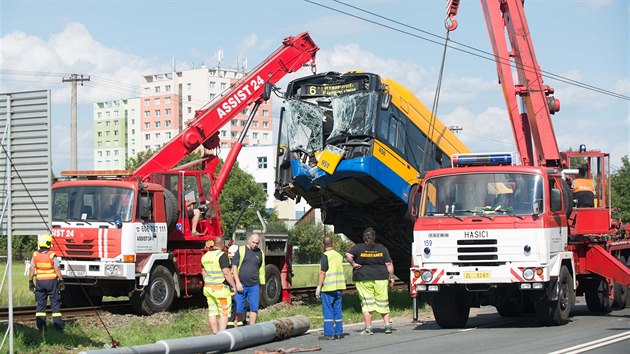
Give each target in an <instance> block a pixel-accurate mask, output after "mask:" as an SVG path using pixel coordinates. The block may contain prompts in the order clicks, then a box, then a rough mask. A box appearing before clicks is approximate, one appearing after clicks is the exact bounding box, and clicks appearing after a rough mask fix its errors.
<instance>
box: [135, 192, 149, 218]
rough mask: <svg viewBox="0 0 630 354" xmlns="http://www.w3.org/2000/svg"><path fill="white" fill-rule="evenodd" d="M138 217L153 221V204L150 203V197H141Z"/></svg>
mask: <svg viewBox="0 0 630 354" xmlns="http://www.w3.org/2000/svg"><path fill="white" fill-rule="evenodd" d="M138 214H139V215H138V216H139V217H140V219H142V220H149V219H151V203H150V201H149V196H148V195H143V196H141V197H140V200H139V202H138Z"/></svg>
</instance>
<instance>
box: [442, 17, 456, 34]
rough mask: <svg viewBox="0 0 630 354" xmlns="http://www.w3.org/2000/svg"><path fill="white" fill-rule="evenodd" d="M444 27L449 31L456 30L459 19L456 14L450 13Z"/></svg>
mask: <svg viewBox="0 0 630 354" xmlns="http://www.w3.org/2000/svg"><path fill="white" fill-rule="evenodd" d="M444 27H446V30H447V31H454V30H455V29H456V28H457V20H456V19H455V16H454V15H450V16H449V17H447V18H446V20H444Z"/></svg>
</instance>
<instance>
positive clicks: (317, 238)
mask: <svg viewBox="0 0 630 354" xmlns="http://www.w3.org/2000/svg"><path fill="white" fill-rule="evenodd" d="M324 236H331V237H332V238H333V244H334V249H335V250H336V251H338V252H339V253H341V254H342V255H343V254H344V253H345V252H346V251H347V250H348V249H349V248H350V247H352V245H353V243H352V242H349V241H344V240H343V238H342V237H341V235H339V234H335V233H333V232H332V231H331V230H329V229H328V227H326V226H325V225H324V224H322V223H319V222H317V223H316V222H314V220H313V219H312V218H311V219H306V220H303V221H302V222H300V223H298V224H296V225H295V227H294V228H293V229H291V230H290V231H289V243H291V244H292V245H293V246H295V247H296V249H295V252H294V254H295V260H296V262H297V263H301V264H312V263H319V261H320V259H321V256H322V253H323V252H324V249H323V246H322V241H323V239H324Z"/></svg>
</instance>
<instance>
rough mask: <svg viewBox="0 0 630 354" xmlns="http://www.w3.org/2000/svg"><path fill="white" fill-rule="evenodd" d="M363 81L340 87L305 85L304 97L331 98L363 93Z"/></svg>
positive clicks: (303, 88) (340, 85)
mask: <svg viewBox="0 0 630 354" xmlns="http://www.w3.org/2000/svg"><path fill="white" fill-rule="evenodd" d="M361 86H362V82H361V81H354V82H349V83H345V84H339V85H304V86H302V96H331V95H343V94H346V93H352V92H357V91H361V89H362V87H361Z"/></svg>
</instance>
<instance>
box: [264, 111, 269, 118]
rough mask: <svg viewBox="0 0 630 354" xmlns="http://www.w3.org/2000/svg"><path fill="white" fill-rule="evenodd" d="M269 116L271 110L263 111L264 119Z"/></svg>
mask: <svg viewBox="0 0 630 354" xmlns="http://www.w3.org/2000/svg"><path fill="white" fill-rule="evenodd" d="M268 115H269V110H266V109H263V117H266V116H268Z"/></svg>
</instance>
